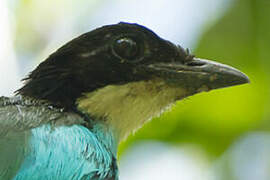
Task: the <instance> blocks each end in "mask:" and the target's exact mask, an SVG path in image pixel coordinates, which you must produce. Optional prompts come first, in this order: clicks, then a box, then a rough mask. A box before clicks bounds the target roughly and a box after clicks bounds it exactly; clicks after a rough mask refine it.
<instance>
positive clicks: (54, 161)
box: [14, 125, 117, 180]
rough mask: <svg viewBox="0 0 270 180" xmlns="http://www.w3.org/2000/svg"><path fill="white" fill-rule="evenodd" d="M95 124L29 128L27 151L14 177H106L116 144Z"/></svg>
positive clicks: (17, 179)
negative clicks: (91, 125) (90, 129)
mask: <svg viewBox="0 0 270 180" xmlns="http://www.w3.org/2000/svg"><path fill="white" fill-rule="evenodd" d="M102 129H103V128H102V127H101V125H96V126H95V127H94V128H93V132H91V131H89V130H88V129H87V128H85V127H83V126H81V125H73V126H70V127H67V126H61V127H56V128H52V127H51V126H50V125H43V126H41V127H38V128H35V129H32V130H31V132H32V135H31V137H30V141H29V144H28V146H29V147H28V148H29V149H30V150H29V152H28V153H27V154H26V156H25V159H24V161H23V163H22V166H21V168H20V169H19V171H18V173H17V175H16V176H15V177H14V180H32V179H48V180H49V179H52V180H54V179H59V180H62V179H63V180H69V179H70V180H71V179H91V180H92V179H95V180H99V179H106V178H107V179H109V178H112V177H114V176H115V175H116V173H117V172H116V171H117V170H116V169H113V168H112V166H115V165H114V164H115V163H116V162H115V159H114V157H115V156H116V145H115V144H114V139H113V137H112V134H111V133H110V132H104V131H102Z"/></svg>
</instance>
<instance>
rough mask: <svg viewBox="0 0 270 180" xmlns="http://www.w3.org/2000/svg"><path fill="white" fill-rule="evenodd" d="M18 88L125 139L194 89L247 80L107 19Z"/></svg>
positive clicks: (150, 34) (147, 33)
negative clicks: (99, 123) (108, 127)
mask: <svg viewBox="0 0 270 180" xmlns="http://www.w3.org/2000/svg"><path fill="white" fill-rule="evenodd" d="M25 80H26V84H25V85H24V86H23V87H22V88H21V89H19V90H18V93H19V94H21V95H24V96H30V97H32V98H37V99H44V100H47V101H49V102H51V103H52V104H54V105H56V106H60V107H64V108H65V109H66V110H68V111H69V110H72V109H74V108H75V109H78V110H79V111H81V112H83V113H87V114H89V115H90V116H93V117H95V119H99V120H103V121H104V122H107V124H109V125H111V126H113V127H114V128H115V129H116V131H117V132H118V134H119V138H120V139H122V138H123V137H124V136H126V135H127V134H128V133H130V132H131V131H134V130H135V129H136V128H138V127H140V126H141V125H142V124H143V123H144V122H146V121H147V120H149V119H151V118H152V117H155V116H157V115H159V114H161V113H162V112H163V111H164V109H166V108H168V107H170V105H172V104H174V103H175V102H176V101H177V100H181V99H183V98H185V97H188V96H190V95H193V94H196V93H199V92H202V91H209V90H212V89H218V88H223V87H227V86H233V85H238V84H244V83H247V82H249V80H248V77H247V76H246V75H244V74H243V73H241V72H240V71H238V70H236V69H234V68H232V67H230V66H227V65H223V64H220V63H217V62H213V61H209V60H204V59H199V58H196V57H195V56H193V55H191V54H190V53H189V51H188V50H185V49H183V48H182V47H180V46H177V45H175V44H173V43H171V42H169V41H167V40H164V39H162V38H160V37H159V36H158V35H157V34H155V33H154V32H153V31H151V30H150V29H147V28H146V27H144V26H141V25H138V24H129V23H119V24H114V25H107V26H103V27H101V28H98V29H95V30H93V31H91V32H88V33H85V34H83V35H81V36H79V37H77V38H75V39H73V40H71V41H70V42H68V43H67V44H65V45H64V46H63V47H61V48H60V49H58V50H57V51H56V52H55V53H53V54H52V55H50V56H49V57H48V58H47V59H46V60H45V61H44V62H42V63H41V64H40V65H39V66H38V67H37V68H36V69H35V70H34V71H33V72H31V73H30V75H29V76H28V77H27V78H26V79H25Z"/></svg>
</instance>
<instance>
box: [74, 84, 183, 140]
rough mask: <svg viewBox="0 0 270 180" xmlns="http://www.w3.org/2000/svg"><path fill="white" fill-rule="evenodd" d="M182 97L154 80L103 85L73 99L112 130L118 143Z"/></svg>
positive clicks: (83, 109)
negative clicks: (115, 133) (114, 131)
mask: <svg viewBox="0 0 270 180" xmlns="http://www.w3.org/2000/svg"><path fill="white" fill-rule="evenodd" d="M186 96H187V93H186V90H185V89H183V88H180V87H173V86H169V85H168V84H166V83H165V82H164V81H163V80H161V79H155V80H148V81H138V82H132V83H128V84H124V85H110V86H106V87H104V88H100V89H98V90H96V91H94V92H90V93H86V94H85V95H84V96H83V97H81V98H79V99H78V100H77V104H78V109H79V110H81V111H83V112H84V113H88V114H90V115H92V116H95V117H98V118H100V119H101V120H105V121H104V122H105V123H107V124H108V125H109V126H111V127H113V128H114V129H115V130H116V132H117V135H118V138H119V141H121V140H122V139H124V138H125V137H126V136H127V135H129V134H130V133H131V132H134V131H135V130H136V129H138V128H139V127H141V126H142V125H143V124H144V123H145V122H147V121H148V120H150V119H152V118H153V117H156V116H159V115H160V114H161V113H162V112H164V110H166V109H168V107H170V105H172V104H173V103H174V102H175V101H176V100H179V99H182V98H184V97H186Z"/></svg>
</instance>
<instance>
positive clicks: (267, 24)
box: [119, 0, 270, 157]
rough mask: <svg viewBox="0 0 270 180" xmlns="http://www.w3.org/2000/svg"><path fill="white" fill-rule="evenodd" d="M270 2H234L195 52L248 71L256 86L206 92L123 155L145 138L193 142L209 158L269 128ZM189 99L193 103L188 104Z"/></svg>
mask: <svg viewBox="0 0 270 180" xmlns="http://www.w3.org/2000/svg"><path fill="white" fill-rule="evenodd" d="M269 17H270V1H267V0H235V1H234V2H233V4H232V6H231V8H230V9H229V10H228V11H227V13H226V14H225V15H224V16H223V17H222V18H221V19H219V20H218V21H217V22H216V23H215V24H214V25H212V26H210V27H207V28H206V30H205V32H204V33H203V35H202V37H201V39H200V41H199V43H198V45H197V48H196V50H195V54H196V56H197V57H201V58H207V59H212V60H217V61H219V62H223V63H225V64H229V65H232V66H234V67H236V68H238V69H240V70H242V71H243V72H245V73H246V74H247V75H248V76H249V77H250V79H251V84H247V85H243V86H239V87H232V88H226V89H221V90H215V91H213V92H210V93H202V94H199V95H196V96H194V97H190V98H188V100H184V101H181V102H179V103H177V105H176V106H175V107H174V108H173V110H172V111H171V112H168V113H166V114H165V115H163V116H162V117H160V118H156V119H154V120H153V121H151V122H149V123H148V124H146V125H145V126H144V127H143V128H142V129H140V130H139V131H138V132H137V133H136V134H135V135H134V136H130V137H129V138H128V139H127V141H126V142H124V143H122V145H121V147H120V150H119V154H120V155H121V154H122V153H123V152H124V150H125V149H126V148H127V147H128V146H130V145H131V144H133V143H135V142H138V141H142V140H159V141H164V142H170V143H172V144H175V145H180V144H181V143H192V144H197V145H200V146H201V147H203V148H204V149H205V150H206V152H208V154H209V157H216V156H218V155H220V154H221V153H223V152H224V151H225V150H226V149H227V148H228V146H229V145H231V144H232V143H233V142H234V141H235V139H236V138H238V137H239V136H241V135H242V134H244V133H246V132H249V131H253V130H269V128H270V123H269V122H270V121H269V117H270V101H269V100H270V97H269V95H270V87H269V86H270V83H269V82H270V76H269V73H270V71H269V68H270V61H269V59H270V53H269V50H270V43H269V42H270V21H269ZM189 99H190V100H189Z"/></svg>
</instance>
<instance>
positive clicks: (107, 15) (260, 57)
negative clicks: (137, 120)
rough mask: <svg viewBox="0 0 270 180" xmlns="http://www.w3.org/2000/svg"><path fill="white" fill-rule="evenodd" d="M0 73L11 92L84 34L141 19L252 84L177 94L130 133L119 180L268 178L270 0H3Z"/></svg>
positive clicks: (122, 150) (123, 147)
mask: <svg viewBox="0 0 270 180" xmlns="http://www.w3.org/2000/svg"><path fill="white" fill-rule="evenodd" d="M0 6H1V7H0V15H1V17H0V23H1V24H0V25H1V31H0V32H1V35H0V39H1V45H0V63H1V64H0V66H1V67H0V72H1V77H0V82H1V84H3V86H1V90H0V92H1V94H2V95H12V92H13V91H14V90H15V89H16V88H18V87H19V86H20V85H21V83H20V82H19V79H22V78H23V77H24V76H25V75H26V74H27V72H29V71H30V70H31V69H33V68H34V67H35V66H36V65H37V64H38V63H39V62H41V61H42V60H44V59H45V58H46V57H47V56H48V55H49V54H50V53H52V52H53V51H54V50H56V49H57V48H58V47H60V46H61V45H63V44H64V43H65V42H67V41H69V40H71V39H72V38H74V37H76V36H77V35H79V34H82V33H84V32H86V31H90V30H92V29H94V28H96V27H99V26H101V25H105V24H112V23H118V22H119V21H127V22H137V23H140V24H143V25H145V26H147V27H149V28H151V29H152V30H153V31H155V32H157V33H158V34H159V35H161V36H162V37H164V38H166V39H169V40H171V41H173V42H174V43H177V44H180V45H182V46H184V47H185V48H187V47H189V48H190V49H191V51H192V53H193V54H195V55H196V56H197V57H200V58H207V59H212V60H217V61H219V62H222V63H225V64H229V65H232V66H234V67H236V68H238V69H240V70H241V71H243V72H245V73H246V74H247V75H248V76H249V77H250V79H251V84H248V85H242V86H239V87H232V88H226V89H220V90H215V91H212V92H209V93H202V94H198V95H195V96H192V97H190V98H188V99H185V100H183V101H181V102H178V103H177V104H176V106H174V107H173V109H172V111H169V112H167V113H165V114H164V115H162V116H161V117H160V118H155V119H154V120H153V121H151V122H149V123H147V124H146V125H145V126H144V127H143V128H141V129H140V130H139V131H138V132H136V133H135V134H134V135H131V136H130V137H128V139H127V140H126V141H125V142H123V143H122V144H121V146H120V149H119V158H120V162H119V168H120V179H131V180H132V179H181V180H193V179H197V180H209V179H212V180H223V179H224V180H228V179H229V180H270V134H269V130H270V76H269V75H270V1H269V0H204V1H202V0H149V1H142V0H137V1H136V0H115V1H108V0H90V1H87V0H81V1H75V0H47V1H41V0H3V1H2V2H1V5H0Z"/></svg>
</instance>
